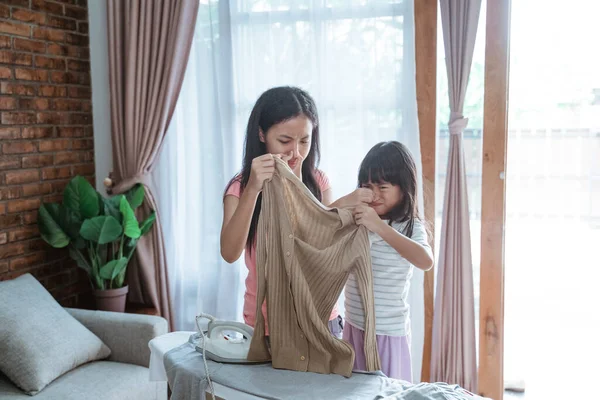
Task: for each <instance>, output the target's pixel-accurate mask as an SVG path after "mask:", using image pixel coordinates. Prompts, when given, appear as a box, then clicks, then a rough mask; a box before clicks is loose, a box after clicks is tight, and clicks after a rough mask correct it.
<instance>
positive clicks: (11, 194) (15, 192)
mask: <svg viewBox="0 0 600 400" xmlns="http://www.w3.org/2000/svg"><path fill="white" fill-rule="evenodd" d="M19 197H21V190H20V188H19V187H16V186H13V187H5V188H0V200H12V199H18V198H19ZM3 214H4V213H3ZM0 226H1V225H0Z"/></svg>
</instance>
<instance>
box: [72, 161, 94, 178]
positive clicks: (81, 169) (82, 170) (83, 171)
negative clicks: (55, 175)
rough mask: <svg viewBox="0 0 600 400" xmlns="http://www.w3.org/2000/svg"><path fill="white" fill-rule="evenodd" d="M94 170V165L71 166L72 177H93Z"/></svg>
mask: <svg viewBox="0 0 600 400" xmlns="http://www.w3.org/2000/svg"><path fill="white" fill-rule="evenodd" d="M94 172H95V168H94V164H80V165H74V166H73V176H77V175H81V176H89V175H94Z"/></svg>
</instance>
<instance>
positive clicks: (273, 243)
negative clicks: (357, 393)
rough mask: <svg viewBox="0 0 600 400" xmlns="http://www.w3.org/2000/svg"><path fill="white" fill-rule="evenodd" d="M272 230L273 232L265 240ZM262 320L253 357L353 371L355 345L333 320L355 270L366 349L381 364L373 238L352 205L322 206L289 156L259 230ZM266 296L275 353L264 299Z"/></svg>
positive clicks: (278, 364) (267, 189) (267, 192)
mask: <svg viewBox="0 0 600 400" xmlns="http://www.w3.org/2000/svg"><path fill="white" fill-rule="evenodd" d="M267 236H268V240H267ZM256 257H257V263H256V270H257V277H258V291H257V299H256V326H255V329H254V335H253V337H252V342H251V345H250V351H249V354H248V359H249V360H251V361H268V360H269V359H271V360H272V363H273V367H274V368H280V369H289V370H294V371H310V372H318V373H325V374H329V373H335V374H340V375H343V376H347V377H349V376H351V375H352V367H353V364H354V350H353V349H352V346H350V344H348V343H346V342H344V341H342V340H339V339H336V338H334V337H333V336H332V335H331V333H330V332H329V329H328V326H327V322H328V321H327V320H328V319H329V315H330V313H331V310H332V309H333V306H334V304H335V302H336V301H337V299H338V297H339V295H340V293H341V291H342V289H343V287H344V285H345V283H346V281H347V279H348V275H349V274H350V273H351V272H353V273H354V274H355V276H356V279H357V282H358V284H359V290H360V293H361V295H362V299H363V307H364V309H365V315H366V326H365V343H364V348H365V357H366V363H367V369H368V370H369V371H375V370H379V369H381V368H380V361H379V355H378V353H377V342H376V336H375V311H374V305H373V282H372V271H371V258H370V254H369V239H368V235H367V231H366V228H364V227H362V226H361V227H358V226H357V225H356V224H355V223H354V219H353V216H352V214H351V212H350V211H349V210H344V209H331V208H327V207H325V206H323V205H322V204H321V203H320V202H319V201H318V200H317V199H316V198H315V197H314V196H313V195H312V193H311V192H310V191H309V190H308V189H307V188H306V186H304V184H303V183H302V182H301V181H300V180H299V179H298V178H297V177H296V176H295V175H294V174H293V173H292V171H291V170H290V169H289V167H288V166H287V164H286V163H285V162H283V161H281V160H279V159H277V162H276V168H275V174H274V176H273V179H272V180H271V181H269V182H265V185H264V188H263V195H262V208H261V214H260V219H259V221H258V230H257V247H256ZM265 296H266V301H267V310H268V319H269V320H268V324H269V335H270V337H269V339H270V350H271V351H270V353H269V349H268V346H267V343H266V340H265V330H264V317H263V314H262V311H261V306H262V304H263V302H264V300H265Z"/></svg>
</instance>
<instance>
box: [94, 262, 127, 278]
mask: <svg viewBox="0 0 600 400" xmlns="http://www.w3.org/2000/svg"><path fill="white" fill-rule="evenodd" d="M126 266H127V259H126V258H125V257H122V258H119V259H117V260H112V261H109V262H108V263H106V264H105V265H104V266H103V267H102V268H100V277H101V278H102V279H108V280H113V279H114V278H115V277H116V276H117V275H119V273H121V271H123V269H124V268H125V267H126Z"/></svg>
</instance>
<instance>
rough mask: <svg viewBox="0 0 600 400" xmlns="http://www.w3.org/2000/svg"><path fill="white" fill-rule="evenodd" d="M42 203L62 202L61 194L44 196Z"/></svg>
mask: <svg viewBox="0 0 600 400" xmlns="http://www.w3.org/2000/svg"><path fill="white" fill-rule="evenodd" d="M42 199H43V201H44V203H59V202H60V201H61V200H62V194H52V195H49V196H44V197H43V198H42Z"/></svg>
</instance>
